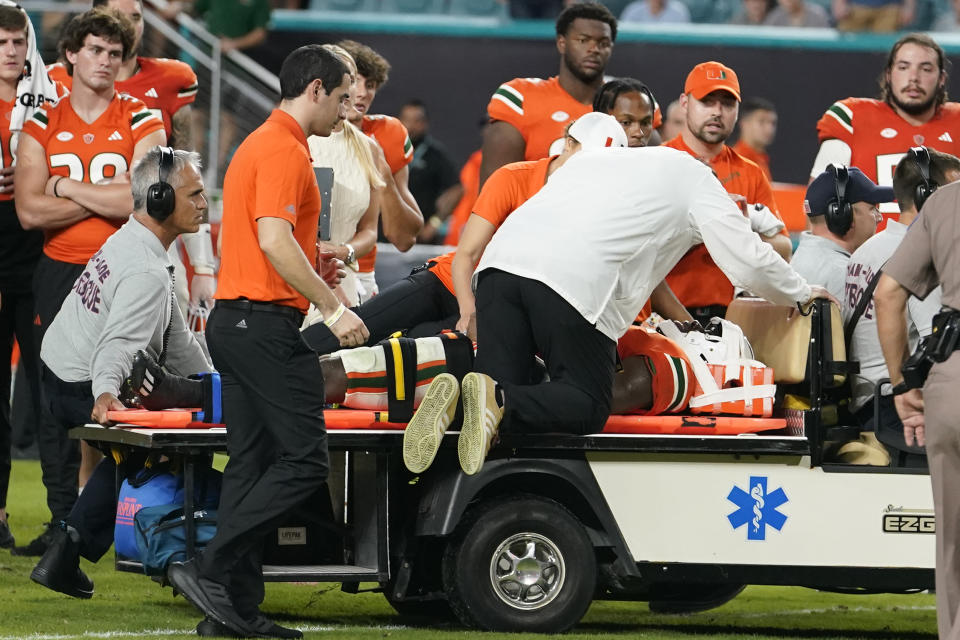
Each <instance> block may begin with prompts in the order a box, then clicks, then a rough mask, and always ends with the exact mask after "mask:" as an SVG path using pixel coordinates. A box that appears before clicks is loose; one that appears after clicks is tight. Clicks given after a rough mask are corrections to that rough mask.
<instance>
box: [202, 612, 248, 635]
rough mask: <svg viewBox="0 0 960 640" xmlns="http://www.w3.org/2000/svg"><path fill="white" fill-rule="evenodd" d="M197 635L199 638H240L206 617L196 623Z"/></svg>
mask: <svg viewBox="0 0 960 640" xmlns="http://www.w3.org/2000/svg"><path fill="white" fill-rule="evenodd" d="M197 635H198V636H200V637H201V638H242V637H243V636H241V635H237V634H236V633H234V632H233V631H231V630H230V629H228V628H227V627H225V626H223V625H222V624H220V623H219V622H217V621H216V620H214V619H213V618H211V617H209V616H207V617H206V618H204V619H203V620H201V621H200V622H198V623H197Z"/></svg>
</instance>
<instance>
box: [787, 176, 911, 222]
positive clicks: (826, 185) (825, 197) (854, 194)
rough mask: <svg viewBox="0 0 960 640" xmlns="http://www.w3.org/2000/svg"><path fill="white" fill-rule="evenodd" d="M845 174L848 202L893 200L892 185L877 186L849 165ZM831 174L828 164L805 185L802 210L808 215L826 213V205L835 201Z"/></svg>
mask: <svg viewBox="0 0 960 640" xmlns="http://www.w3.org/2000/svg"><path fill="white" fill-rule="evenodd" d="M847 174H848V180H847V190H846V193H845V194H844V199H845V200H846V201H847V202H849V203H850V204H853V203H854V202H869V203H870V204H880V203H881V202H893V201H894V200H895V198H894V196H893V188H892V187H879V186H877V185H876V183H874V182H873V180H871V179H870V178H868V177H867V176H865V175H864V174H863V172H862V171H860V169H857V168H856V167H850V168H848V169H847ZM833 176H834V174H833V171H832V170H831V169H830V168H829V166H828V167H827V170H826V171H824V172H823V173H821V174H820V175H818V176H817V177H816V178H814V180H813V182H811V183H810V186H808V187H807V195H806V197H805V199H804V202H803V210H804V211H805V212H806V214H807V215H808V216H822V215H826V213H827V205H828V204H830V203H831V202H834V201H836V199H837V186H836V180H835V179H834V177H833Z"/></svg>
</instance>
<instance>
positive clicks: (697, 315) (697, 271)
mask: <svg viewBox="0 0 960 640" xmlns="http://www.w3.org/2000/svg"><path fill="white" fill-rule="evenodd" d="M680 107H681V108H682V109H683V110H684V111H685V112H686V126H685V127H684V128H683V129H681V130H680V134H679V135H678V136H676V137H675V138H673V139H672V140H669V141H668V142H666V143H664V146H667V147H672V148H674V149H679V150H681V151H686V152H687V153H689V154H690V155H692V156H694V157H696V158H699V159H700V160H701V161H702V162H704V163H705V164H708V165H709V166H710V168H712V169H713V171H714V173H715V174H716V175H717V177H718V178H719V179H720V183H721V184H722V185H723V187H724V188H725V189H726V190H727V193H729V194H730V195H731V197H733V198H734V200H736V201H738V202H740V203H741V208H742V209H743V211H744V215H745V216H747V217H749V218H750V221H751V227H752V228H753V229H754V231H757V232H758V233H759V235H760V237H761V239H762V240H763V241H764V242H767V243H769V244H770V245H771V246H772V247H773V248H774V249H775V250H776V251H777V253H779V254H780V255H781V256H782V257H783V258H784V259H785V260H789V259H790V248H791V247H790V237H789V236H788V235H787V233H786V231H785V229H784V227H783V223H782V221H779V214H778V213H777V204H776V202H775V201H774V199H773V190H772V189H771V187H770V182H769V181H768V180H767V178H766V177H765V176H764V175H763V171H762V170H761V169H760V167H758V166H757V165H756V164H754V163H753V162H751V161H750V160H747V159H746V158H744V157H743V156H741V155H740V154H738V153H737V152H735V151H734V150H733V149H731V148H730V147H729V146H727V145H726V144H725V142H726V140H727V138H729V137H730V134H732V133H733V127H734V125H736V123H737V116H738V114H739V109H740V81H739V80H738V79H737V74H736V73H734V71H733V69H730V68H729V67H726V66H724V65H722V64H720V63H719V62H703V63H701V64H698V65H697V66H695V67H694V68H693V70H692V71H691V72H690V74H689V75H688V76H687V81H686V84H685V85H684V88H683V95H681V96H680ZM756 205H760V206H761V207H763V208H761V209H757V207H756ZM777 227H779V229H777ZM667 284H668V285H670V288H671V289H673V292H674V293H675V294H676V296H677V298H679V299H680V302H682V303H683V305H684V306H685V307H687V309H688V310H689V311H690V314H691V315H692V316H693V317H694V319H696V320H700V321H701V322H704V321H709V320H710V318H711V317H712V316H721V317H722V316H723V315H724V314H725V313H726V307H727V305H728V304H730V301H731V300H732V299H733V295H734V290H733V285H732V284H731V283H730V281H729V280H728V279H727V277H726V276H725V275H723V273H722V272H721V271H720V269H719V268H718V267H717V265H716V264H714V262H713V260H712V259H711V258H710V255H709V254H708V253H707V250H706V248H705V247H704V246H703V245H698V246H696V247H694V248H693V249H691V250H690V251H689V252H687V254H686V255H685V256H684V257H683V258H682V259H681V260H680V262H679V263H677V266H676V267H674V268H673V271H671V272H670V274H669V275H668V276H667Z"/></svg>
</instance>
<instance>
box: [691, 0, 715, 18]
mask: <svg viewBox="0 0 960 640" xmlns="http://www.w3.org/2000/svg"><path fill="white" fill-rule="evenodd" d="M717 1H718V2H722V0H717ZM683 4H685V5H687V9H689V10H690V20H691V21H693V22H713V14H714V9H715V7H714V4H716V2H715V1H714V0H683Z"/></svg>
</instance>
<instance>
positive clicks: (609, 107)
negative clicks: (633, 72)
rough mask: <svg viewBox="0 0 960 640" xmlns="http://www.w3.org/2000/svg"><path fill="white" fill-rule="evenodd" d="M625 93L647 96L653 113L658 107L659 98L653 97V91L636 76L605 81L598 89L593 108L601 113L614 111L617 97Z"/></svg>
mask: <svg viewBox="0 0 960 640" xmlns="http://www.w3.org/2000/svg"><path fill="white" fill-rule="evenodd" d="M624 93H640V94H643V95H645V96H647V99H648V100H650V111H651V115H652V112H653V110H654V109H656V108H657V100H656V98H654V97H653V92H652V91H650V88H649V87H647V85H645V84H643V83H642V82H640V81H639V80H637V79H636V78H614V79H613V80H611V81H609V82H605V83H604V84H603V86H601V87H600V89H598V90H597V95H596V96H594V98H593V110H594V111H599V112H600V113H610V112H611V111H613V105H615V104H616V103H617V98H619V97H620V96H621V95H623V94H624Z"/></svg>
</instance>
